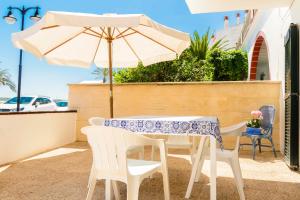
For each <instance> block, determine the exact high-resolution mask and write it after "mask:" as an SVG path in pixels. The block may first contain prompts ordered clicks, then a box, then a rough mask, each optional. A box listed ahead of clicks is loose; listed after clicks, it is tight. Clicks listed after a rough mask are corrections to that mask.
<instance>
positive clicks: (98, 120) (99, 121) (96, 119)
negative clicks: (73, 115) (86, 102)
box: [89, 117, 105, 126]
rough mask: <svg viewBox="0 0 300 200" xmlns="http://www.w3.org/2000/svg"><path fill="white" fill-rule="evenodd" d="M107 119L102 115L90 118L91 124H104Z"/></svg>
mask: <svg viewBox="0 0 300 200" xmlns="http://www.w3.org/2000/svg"><path fill="white" fill-rule="evenodd" d="M104 121H105V119H104V118H102V117H91V118H89V124H90V125H91V126H103V125H104Z"/></svg>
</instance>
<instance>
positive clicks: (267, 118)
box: [240, 105, 277, 159]
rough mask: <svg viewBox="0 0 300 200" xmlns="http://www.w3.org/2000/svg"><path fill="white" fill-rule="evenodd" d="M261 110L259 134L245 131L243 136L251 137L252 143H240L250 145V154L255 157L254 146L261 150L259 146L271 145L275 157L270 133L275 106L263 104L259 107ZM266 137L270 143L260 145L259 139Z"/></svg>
mask: <svg viewBox="0 0 300 200" xmlns="http://www.w3.org/2000/svg"><path fill="white" fill-rule="evenodd" d="M259 110H260V111H261V112H262V116H263V119H262V122H261V132H260V134H251V133H248V131H246V132H245V133H243V136H246V137H248V138H250V139H251V141H252V144H240V146H243V145H252V156H253V159H255V150H256V146H258V147H259V152H261V147H271V148H272V150H273V153H274V156H275V157H277V155H276V151H275V147H274V143H273V138H272V133H273V124H274V119H275V107H274V106H272V105H265V106H262V107H261V108H260V109H259ZM263 139H267V140H269V142H270V143H271V145H262V144H261V140H263Z"/></svg>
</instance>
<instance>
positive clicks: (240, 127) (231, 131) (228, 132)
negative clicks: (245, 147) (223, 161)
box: [220, 122, 247, 152]
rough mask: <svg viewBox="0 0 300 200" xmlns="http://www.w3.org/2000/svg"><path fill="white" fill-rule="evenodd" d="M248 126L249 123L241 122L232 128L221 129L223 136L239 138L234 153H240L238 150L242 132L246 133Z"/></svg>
mask: <svg viewBox="0 0 300 200" xmlns="http://www.w3.org/2000/svg"><path fill="white" fill-rule="evenodd" d="M246 124H247V122H241V123H238V124H234V125H232V126H227V127H224V128H221V130H220V132H221V135H222V136H236V137H237V139H236V144H235V147H234V151H237V152H238V150H239V147H240V136H241V134H242V132H243V131H245V129H246Z"/></svg>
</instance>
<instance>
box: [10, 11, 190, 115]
mask: <svg viewBox="0 0 300 200" xmlns="http://www.w3.org/2000/svg"><path fill="white" fill-rule="evenodd" d="M12 41H13V43H14V45H15V46H16V47H17V48H20V49H23V50H25V51H28V52H30V53H32V54H34V55H35V56H37V57H39V58H44V59H46V61H47V62H48V63H49V64H55V65H68V66H77V67H90V66H91V65H93V64H95V65H96V66H98V67H106V68H109V69H110V70H109V71H110V90H111V92H110V93H111V101H110V102H111V117H113V105H112V103H113V99H112V97H113V96H112V67H135V66H137V65H138V63H139V62H141V63H143V65H145V66H147V65H150V64H153V63H157V62H161V61H167V60H173V59H175V58H176V57H177V56H179V55H180V54H181V53H182V52H183V50H184V49H186V48H187V47H188V46H189V45H190V37H189V35H188V34H187V33H183V32H180V31H177V30H175V29H172V28H168V27H166V26H163V25H161V24H159V23H157V22H155V21H153V20H151V19H150V18H149V17H147V16H145V15H142V14H128V15H117V14H107V15H96V14H84V13H69V12H48V13H47V14H46V15H45V16H44V17H43V18H42V19H41V20H40V21H39V22H38V23H36V24H35V25H33V26H32V27H30V28H28V29H26V30H24V31H22V32H18V33H14V34H12Z"/></svg>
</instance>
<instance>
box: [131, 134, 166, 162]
mask: <svg viewBox="0 0 300 200" xmlns="http://www.w3.org/2000/svg"><path fill="white" fill-rule="evenodd" d="M126 143H127V149H128V148H130V147H132V146H146V145H151V146H155V147H157V148H159V150H160V156H161V159H162V157H165V159H166V155H167V153H166V144H165V140H164V139H153V138H149V137H145V136H143V135H138V134H137V133H130V134H128V135H127V140H126Z"/></svg>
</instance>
